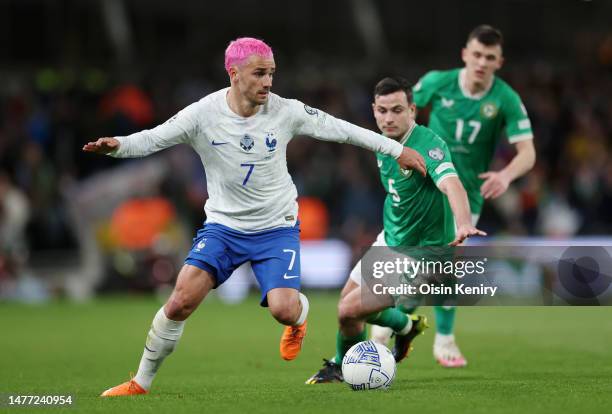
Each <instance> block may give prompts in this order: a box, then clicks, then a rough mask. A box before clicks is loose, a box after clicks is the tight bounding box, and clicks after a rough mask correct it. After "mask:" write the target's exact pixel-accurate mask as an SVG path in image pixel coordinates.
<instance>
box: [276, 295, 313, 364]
mask: <svg viewBox="0 0 612 414" xmlns="http://www.w3.org/2000/svg"><path fill="white" fill-rule="evenodd" d="M267 298H268V307H269V308H270V313H271V314H272V316H274V319H276V320H277V321H279V322H280V323H282V324H283V325H286V327H285V329H284V330H283V335H282V336H281V341H280V355H281V358H283V359H284V360H285V361H291V360H293V359H295V358H297V356H298V354H299V353H300V351H301V350H302V342H303V341H304V336H306V326H307V322H306V317H307V316H308V308H309V305H308V299H307V298H306V296H305V295H304V294H302V293H300V292H299V291H297V290H295V289H292V288H275V289H271V290H270V291H269V292H268V294H267Z"/></svg>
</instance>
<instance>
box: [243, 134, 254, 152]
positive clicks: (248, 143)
mask: <svg viewBox="0 0 612 414" xmlns="http://www.w3.org/2000/svg"><path fill="white" fill-rule="evenodd" d="M254 146H255V140H254V139H253V137H251V136H250V135H249V134H244V136H243V137H242V138H241V139H240V148H242V149H243V150H245V151H250V150H251V149H252V148H253V147H254Z"/></svg>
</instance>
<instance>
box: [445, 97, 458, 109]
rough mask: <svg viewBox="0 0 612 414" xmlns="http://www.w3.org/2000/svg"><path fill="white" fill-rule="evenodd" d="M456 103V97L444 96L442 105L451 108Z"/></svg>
mask: <svg viewBox="0 0 612 414" xmlns="http://www.w3.org/2000/svg"><path fill="white" fill-rule="evenodd" d="M454 104H455V100H454V99H446V98H444V97H442V107H443V108H450V107H451V106H453V105H454Z"/></svg>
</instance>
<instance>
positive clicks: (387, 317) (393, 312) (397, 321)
mask: <svg viewBox="0 0 612 414" xmlns="http://www.w3.org/2000/svg"><path fill="white" fill-rule="evenodd" d="M367 321H368V323H371V324H373V325H379V326H386V327H387V328H391V329H393V332H400V331H401V330H402V329H404V328H405V327H406V324H407V323H408V316H406V314H405V313H404V312H402V311H401V310H399V309H397V308H387V309H385V310H384V311H382V312H378V313H375V314H373V315H370V317H368V319H367Z"/></svg>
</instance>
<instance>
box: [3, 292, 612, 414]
mask: <svg viewBox="0 0 612 414" xmlns="http://www.w3.org/2000/svg"><path fill="white" fill-rule="evenodd" d="M309 296H310V299H311V313H310V316H309V328H308V329H309V330H308V334H307V336H306V340H305V343H304V349H303V352H302V354H301V355H300V357H299V358H298V359H297V360H295V361H292V362H285V361H282V360H281V359H280V357H279V355H278V341H279V337H280V334H281V326H280V325H278V324H277V323H276V322H275V321H273V319H272V318H271V316H270V315H269V314H268V312H267V310H265V309H263V308H260V307H259V306H258V305H257V298H256V297H251V298H250V299H249V300H247V301H246V302H245V303H242V304H240V305H235V306H228V305H223V304H221V303H220V302H219V301H217V300H215V299H214V298H211V299H210V300H207V301H206V302H205V303H204V304H203V305H202V306H201V307H200V308H199V309H198V311H197V312H196V314H195V315H193V316H192V318H191V319H190V320H189V321H188V323H187V325H186V329H185V334H184V335H183V338H182V339H181V342H180V343H179V346H178V348H177V350H176V352H175V353H174V354H173V355H171V356H170V357H169V358H168V359H167V360H166V362H165V364H164V366H163V367H162V368H161V370H160V372H159V374H158V377H157V379H156V382H155V383H154V388H153V390H152V393H151V394H150V395H148V396H139V397H135V398H121V399H102V398H99V397H98V395H99V394H100V392H102V391H103V390H104V389H106V388H108V387H110V386H113V385H116V384H117V383H119V382H122V381H124V380H126V379H127V378H128V376H129V372H130V371H136V369H137V364H138V360H139V358H140V355H141V351H142V347H143V345H144V340H145V336H146V332H147V330H148V326H149V324H150V322H151V319H152V318H153V316H154V314H155V312H156V311H157V309H158V308H159V303H158V302H156V301H155V300H154V299H153V298H142V297H140V298H139V297H120V298H110V299H108V298H107V299H99V300H96V301H94V302H92V303H88V304H81V305H78V304H67V303H55V304H51V305H44V306H24V305H14V304H6V303H5V304H0V327H2V334H1V335H0V338H1V339H0V393H5V394H6V393H11V394H38V395H41V394H45V395H49V394H63V395H65V394H73V395H75V404H74V406H73V407H68V408H63V409H55V408H36V409H31V410H28V409H25V408H6V407H0V411H7V412H15V413H23V412H28V411H32V412H38V413H42V412H48V411H53V412H55V411H65V412H86V413H94V412H98V413H109V412H129V413H154V412H155V413H158V412H159V413H172V414H176V413H182V412H198V413H200V412H201V413H218V412H246V413H252V412H261V413H285V414H286V413H302V412H304V413H340V412H350V413H362V412H363V413H374V414H378V413H383V412H393V413H428V412H432V413H456V412H459V413H487V414H496V413H517V412H519V413H544V412H563V413H564V414H566V413H571V412H581V413H582V412H588V413H595V412H602V413H603V412H607V413H609V412H612V355H611V351H612V322H611V320H612V319H611V316H612V312H611V309H610V308H605V307H601V308H569V307H555V308H544V307H540V308H524V307H514V308H494V307H487V308H485V307H481V308H461V309H459V312H458V319H457V336H458V339H459V341H460V345H461V346H462V349H463V351H464V352H465V354H466V356H467V357H468V360H469V363H470V365H469V366H468V367H467V368H465V369H455V370H451V369H443V368H440V367H438V366H436V365H435V364H434V362H433V360H432V355H431V347H432V340H433V329H430V330H429V331H427V332H426V334H425V335H424V336H422V337H420V338H418V339H417V340H416V342H415V350H414V352H413V354H412V355H411V357H410V358H409V359H408V360H406V361H404V362H403V363H401V364H400V365H399V366H398V373H397V376H396V379H395V382H394V384H393V386H392V387H391V389H390V390H388V391H370V392H353V391H351V390H350V389H349V388H348V387H347V386H346V385H344V384H326V385H304V381H305V380H306V379H307V378H308V377H309V376H310V375H311V374H313V373H314V372H315V371H316V370H318V369H319V367H320V365H321V359H322V358H323V357H330V356H331V355H332V354H333V353H334V341H335V333H336V320H335V316H336V312H335V309H336V300H337V294H331V293H327V294H322V293H311V294H310V295H309ZM424 312H425V313H427V314H429V315H431V310H430V309H428V308H424Z"/></svg>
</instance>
